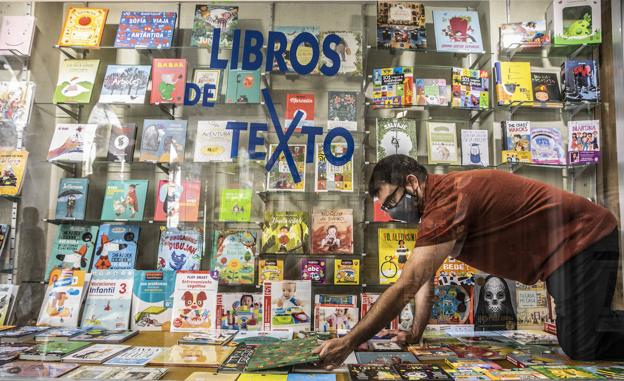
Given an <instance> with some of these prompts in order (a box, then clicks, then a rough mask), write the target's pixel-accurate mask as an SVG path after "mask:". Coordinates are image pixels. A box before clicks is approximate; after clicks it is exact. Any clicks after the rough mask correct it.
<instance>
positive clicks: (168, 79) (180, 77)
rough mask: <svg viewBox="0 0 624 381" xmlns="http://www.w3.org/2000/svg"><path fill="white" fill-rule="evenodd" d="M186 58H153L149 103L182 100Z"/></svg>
mask: <svg viewBox="0 0 624 381" xmlns="http://www.w3.org/2000/svg"><path fill="white" fill-rule="evenodd" d="M185 84H186V58H154V59H153V60H152V91H151V93H150V104H160V103H173V104H182V103H183V102H184V86H185Z"/></svg>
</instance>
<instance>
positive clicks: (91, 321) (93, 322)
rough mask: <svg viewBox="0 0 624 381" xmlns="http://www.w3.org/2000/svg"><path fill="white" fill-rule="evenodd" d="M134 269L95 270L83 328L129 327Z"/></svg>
mask: <svg viewBox="0 0 624 381" xmlns="http://www.w3.org/2000/svg"><path fill="white" fill-rule="evenodd" d="M133 283H134V270H95V271H93V272H92V274H91V282H90V283H89V291H88V292H87V298H86V301H85V306H84V309H83V311H82V324H81V325H80V326H81V327H98V328H105V329H129V328H130V305H131V303H132V287H133Z"/></svg>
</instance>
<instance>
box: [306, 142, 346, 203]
mask: <svg viewBox="0 0 624 381" xmlns="http://www.w3.org/2000/svg"><path fill="white" fill-rule="evenodd" d="M330 150H331V152H332V154H333V155H334V156H336V157H341V156H342V155H344V154H346V152H347V143H331V145H330ZM314 168H315V171H314V176H315V182H314V188H315V189H314V190H315V191H316V192H353V160H350V161H348V162H347V163H346V164H344V165H341V166H336V165H333V164H331V163H330V162H329V160H327V157H326V156H325V151H324V150H323V144H320V143H319V144H318V145H317V146H316V162H315V166H314Z"/></svg>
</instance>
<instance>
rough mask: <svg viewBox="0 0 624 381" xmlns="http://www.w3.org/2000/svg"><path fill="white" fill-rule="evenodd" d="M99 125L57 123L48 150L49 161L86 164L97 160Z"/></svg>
mask: <svg viewBox="0 0 624 381" xmlns="http://www.w3.org/2000/svg"><path fill="white" fill-rule="evenodd" d="M96 130H97V124H68V123H57V124H56V127H55V129H54V135H53V136H52V141H51V142H50V149H49V150H48V161H65V162H71V163H86V162H90V161H92V160H93V159H94V158H95V146H94V144H93V141H94V139H95V131H96Z"/></svg>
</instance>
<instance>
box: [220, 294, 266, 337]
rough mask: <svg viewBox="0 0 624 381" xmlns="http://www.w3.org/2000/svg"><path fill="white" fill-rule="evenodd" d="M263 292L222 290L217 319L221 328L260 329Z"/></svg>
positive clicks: (262, 314) (262, 315)
mask: <svg viewBox="0 0 624 381" xmlns="http://www.w3.org/2000/svg"><path fill="white" fill-rule="evenodd" d="M262 303H263V299H262V294H261V293H245V292H242V293H241V292H220V293H219V294H218V295H217V319H218V324H219V327H220V328H221V329H225V330H239V331H258V330H260V329H261V328H262V319H263V317H264V313H263V309H262V307H263V304H262Z"/></svg>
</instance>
